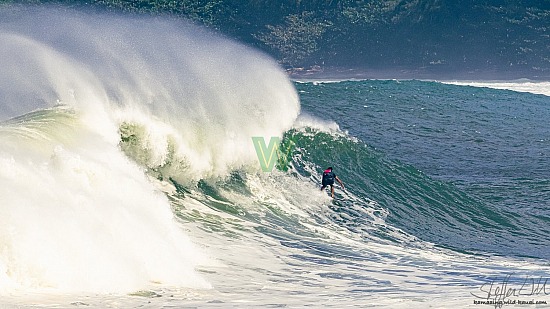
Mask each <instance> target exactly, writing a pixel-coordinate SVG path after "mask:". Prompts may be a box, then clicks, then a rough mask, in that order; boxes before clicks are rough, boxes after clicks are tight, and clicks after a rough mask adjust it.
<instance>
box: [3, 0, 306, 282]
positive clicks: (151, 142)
mask: <svg viewBox="0 0 550 309" xmlns="http://www.w3.org/2000/svg"><path fill="white" fill-rule="evenodd" d="M0 20H2V22H0V58H1V59H3V60H2V61H0V72H2V73H1V74H0V121H2V122H0V214H1V215H0V221H1V222H0V243H1V244H2V246H1V249H0V288H2V289H7V288H13V287H24V288H38V289H41V288H53V289H56V290H61V291H65V290H68V291H72V290H76V291H100V292H113V291H126V292H128V291H133V290H135V289H138V288H140V287H143V286H146V285H150V284H152V282H158V283H162V284H173V285H176V286H186V287H197V288H207V287H209V286H210V284H209V283H208V282H207V281H206V280H204V279H203V278H202V277H201V276H199V275H197V274H196V273H195V270H194V268H195V267H196V266H197V265H202V264H208V263H209V258H208V257H206V256H205V255H204V254H203V253H202V252H200V250H199V249H197V247H196V245H194V244H193V243H192V241H191V240H190V239H189V238H188V237H187V236H186V235H185V234H184V232H183V231H182V229H181V227H180V226H179V225H178V224H176V222H175V220H174V218H173V214H172V212H171V209H170V205H169V203H168V199H167V198H166V196H165V195H164V194H162V193H159V192H158V190H157V189H156V188H155V187H154V185H152V183H151V182H150V180H148V179H147V177H146V176H145V174H144V169H148V168H155V169H159V168H164V169H163V172H164V175H165V176H166V177H170V176H172V177H174V178H176V179H178V180H179V181H180V182H182V183H187V184H192V183H193V182H194V181H197V180H199V179H201V178H205V177H218V176H225V175H227V173H228V172H229V171H230V170H232V169H233V168H236V167H242V166H247V165H250V162H251V161H252V160H257V159H256V155H255V152H254V149H253V146H252V144H251V143H250V142H249V140H250V137H251V136H281V135H282V133H283V132H284V130H285V129H287V128H289V127H290V126H291V125H292V123H293V122H294V120H295V118H296V116H297V114H298V113H299V103H298V99H297V95H296V93H295V91H294V88H293V86H292V84H291V83H290V82H289V81H288V79H287V78H286V76H285V74H284V73H283V72H281V70H280V69H279V68H278V66H277V65H276V64H275V63H274V62H273V61H271V60H270V59H268V58H267V57H265V56H263V55H262V54H260V53H258V52H255V51H251V50H249V49H247V48H245V47H243V46H241V45H238V44H236V43H233V42H230V41H228V40H226V39H224V38H221V37H218V36H215V35H213V34H211V33H209V32H206V31H204V30H201V29H199V28H197V27H195V26H192V25H190V24H188V23H185V22H182V21H176V20H170V19H166V18H164V19H155V18H138V17H120V16H113V15H102V14H87V13H81V12H72V11H63V10H55V9H39V8H32V9H21V8H3V9H2V10H0ZM121 133H122V134H125V133H127V135H125V136H124V137H125V138H128V139H131V140H132V141H134V143H133V144H132V147H133V148H132V149H133V150H134V152H133V153H132V152H131V151H130V152H128V153H129V155H130V156H132V154H135V156H134V157H132V158H129V157H128V156H127V155H126V154H125V153H123V151H122V150H121V148H120V147H119V142H120V139H121ZM253 162H255V161H253ZM136 163H138V164H140V165H138V164H136Z"/></svg>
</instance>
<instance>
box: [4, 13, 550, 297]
mask: <svg viewBox="0 0 550 309" xmlns="http://www.w3.org/2000/svg"><path fill="white" fill-rule="evenodd" d="M0 20H1V22H0V42H1V44H0V58H1V59H3V60H2V61H0V72H1V73H0V184H1V185H0V295H1V298H0V307H1V308H46V307H47V308H76V307H85V308H304V307H312V308H319V307H326V308H344V307H354V308H364V307H385V308H410V307H414V308H416V307H418V308H426V307H432V308H465V307H472V308H478V307H479V306H480V305H479V302H488V303H490V304H491V305H493V306H496V307H499V306H501V305H502V306H518V307H522V308H524V307H529V308H545V307H547V306H548V302H550V285H549V284H548V279H549V278H550V264H549V258H550V250H549V249H548V247H549V245H550V236H549V234H550V233H549V228H548V223H549V221H550V210H549V207H548V206H550V205H549V202H548V201H549V200H550V199H549V197H550V190H549V188H550V186H549V182H550V172H549V170H548V167H549V166H550V165H549V163H550V159H549V156H548V155H549V153H550V141H549V140H550V125H549V124H548V121H547V119H548V118H549V116H550V112H549V110H550V109H548V105H549V104H550V96H549V93H548V90H547V89H548V85H549V84H548V83H546V82H531V81H523V80H522V81H513V82H506V83H502V82H499V83H497V82H494V83H491V82H479V81H467V82H466V81H460V82H453V81H445V82H438V81H419V80H408V81H398V80H348V81H345V80H343V81H305V80H304V81H291V80H290V79H289V78H288V76H287V75H286V74H285V73H284V72H283V71H282V70H281V69H280V68H279V67H278V65H277V64H276V63H275V62H274V61H273V60H272V59H270V58H269V57H266V56H265V55H263V54H261V53H258V52H256V51H253V50H251V49H249V48H247V47H244V46H242V45H239V44H238V43H235V42H231V41H229V40H227V39H225V38H221V37H219V36H216V35H214V34H211V33H208V32H206V31H204V30H202V29H200V28H197V27H195V26H193V25H189V24H186V23H184V22H182V21H177V20H171V19H166V18H156V19H155V18H142V17H141V18H138V17H121V16H111V15H100V14H89V13H87V14H84V13H77V12H71V11H68V12H61V11H59V10H51V9H21V8H4V9H3V10H2V11H0ZM274 136H275V137H279V138H281V139H282V141H283V144H285V145H289V144H293V145H294V147H293V148H290V152H289V157H290V161H289V162H288V164H287V165H285V166H284V167H279V168H278V169H277V168H276V169H273V170H272V171H271V172H263V171H262V169H261V167H260V164H259V158H258V154H257V153H256V151H255V149H254V145H253V143H252V137H264V138H265V140H266V141H267V140H268V139H269V138H271V137H274ZM327 166H333V167H334V169H335V172H336V174H337V175H338V176H339V177H340V178H341V179H342V180H343V182H344V183H345V185H346V190H345V191H343V190H341V188H339V187H338V186H337V188H336V199H334V200H333V199H331V198H330V197H329V196H328V195H327V192H321V191H320V190H319V183H320V173H321V171H322V170H323V169H324V168H326V167H327ZM512 301H514V302H516V303H515V305H508V304H504V302H512ZM531 301H532V302H533V303H532V304H530V303H529V302H531ZM521 302H527V303H525V304H523V303H521Z"/></svg>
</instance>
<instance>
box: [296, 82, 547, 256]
mask: <svg viewBox="0 0 550 309" xmlns="http://www.w3.org/2000/svg"><path fill="white" fill-rule="evenodd" d="M297 88H298V91H299V93H300V98H301V102H302V108H303V111H304V112H306V113H310V114H312V115H314V116H316V117H319V118H322V119H326V120H333V121H336V122H337V123H338V124H339V125H340V128H341V129H343V130H346V131H348V132H349V134H350V135H351V136H355V137H357V138H359V139H360V140H361V141H362V142H364V143H365V144H366V145H368V146H364V147H365V148H364V149H361V148H360V147H358V148H357V149H354V151H353V154H352V155H351V156H350V155H349V154H348V153H343V154H342V153H340V149H338V148H336V149H334V150H333V151H330V152H328V153H327V152H325V151H324V148H321V149H317V150H312V152H314V153H318V154H319V159H318V160H323V161H324V162H323V164H321V165H327V164H332V165H336V166H338V169H339V170H341V173H342V174H343V176H344V178H346V177H347V178H348V179H349V180H348V182H349V183H350V184H349V185H350V186H359V187H360V190H362V191H363V192H364V194H365V196H370V197H371V198H374V199H375V200H377V201H379V202H380V203H381V204H383V205H385V206H386V207H388V209H389V211H390V213H391V214H392V215H390V216H388V220H390V221H391V222H394V223H396V224H397V225H398V226H400V227H403V228H404V229H405V230H407V231H410V232H411V233H412V234H414V235H416V236H419V237H421V238H424V239H427V240H431V241H435V242H436V243H438V244H444V245H449V246H452V247H455V248H458V249H464V250H468V249H480V250H488V251H496V252H498V253H500V254H503V255H508V254H512V255H515V254H519V255H527V256H538V257H545V258H547V257H548V254H550V253H549V251H548V250H547V249H546V247H547V246H548V244H549V240H550V238H549V233H548V232H549V229H548V227H547V223H548V221H549V220H550V207H549V206H550V205H549V201H550V189H549V188H550V187H549V186H548V185H549V181H550V171H549V169H548V166H550V157H549V156H548V155H547V154H548V153H549V152H550V140H549V137H550V125H549V124H548V121H547V119H548V118H549V117H550V109H549V108H548V107H549V105H550V99H549V97H547V96H544V95H537V94H531V93H519V92H514V91H508V90H497V89H489V88H478V87H469V86H456V85H447V84H441V83H437V82H430V81H394V80H381V81H377V80H372V81H343V82H336V83H297ZM316 144H319V142H318V141H312V145H311V146H310V147H311V148H313V149H315V147H316V146H315V145H316ZM350 157H351V158H353V159H351V160H350ZM382 167H383V168H384V169H383V170H382V171H379V169H381V168H382ZM380 175H382V176H380ZM426 226H430V228H431V229H430V228H428V229H426ZM457 228H458V229H459V230H460V233H457V232H456V229H457ZM480 239H482V240H480Z"/></svg>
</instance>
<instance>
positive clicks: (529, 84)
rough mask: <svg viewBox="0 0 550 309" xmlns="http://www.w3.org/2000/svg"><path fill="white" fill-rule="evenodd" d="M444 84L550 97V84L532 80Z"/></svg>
mask: <svg viewBox="0 0 550 309" xmlns="http://www.w3.org/2000/svg"><path fill="white" fill-rule="evenodd" d="M442 83H444V84H452V85H459V86H472V87H485V88H494V89H504V90H512V91H518V92H529V93H534V94H543V95H546V96H550V82H539V81H530V80H517V81H444V82H442Z"/></svg>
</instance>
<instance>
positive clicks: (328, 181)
mask: <svg viewBox="0 0 550 309" xmlns="http://www.w3.org/2000/svg"><path fill="white" fill-rule="evenodd" d="M334 179H336V174H334V173H333V172H332V171H331V170H325V171H324V172H323V181H322V183H323V187H324V186H332V185H333V184H334Z"/></svg>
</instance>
